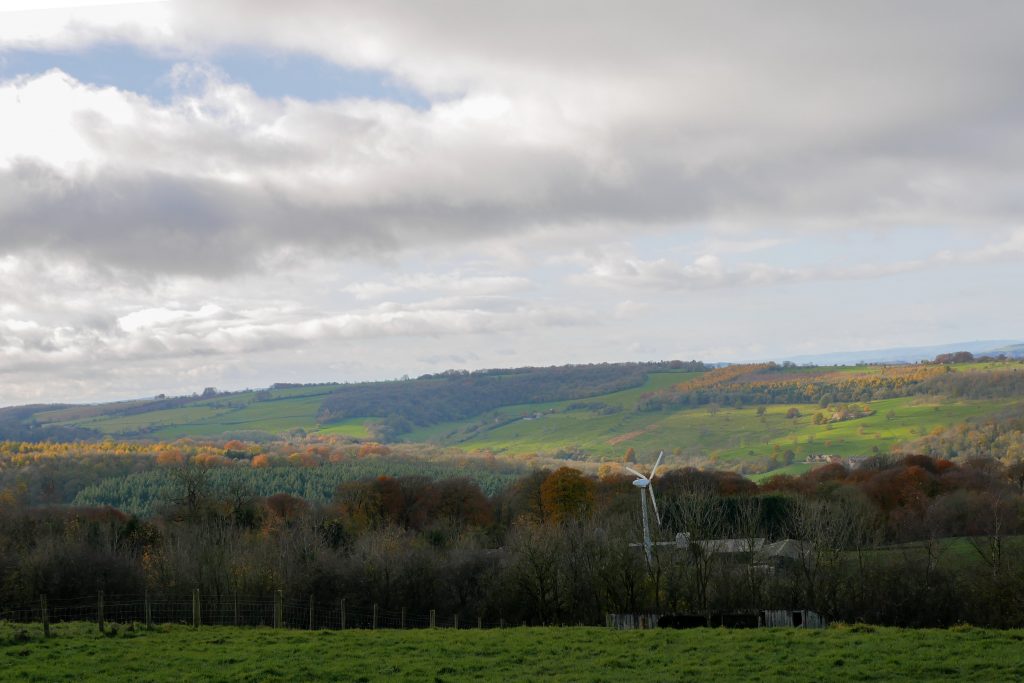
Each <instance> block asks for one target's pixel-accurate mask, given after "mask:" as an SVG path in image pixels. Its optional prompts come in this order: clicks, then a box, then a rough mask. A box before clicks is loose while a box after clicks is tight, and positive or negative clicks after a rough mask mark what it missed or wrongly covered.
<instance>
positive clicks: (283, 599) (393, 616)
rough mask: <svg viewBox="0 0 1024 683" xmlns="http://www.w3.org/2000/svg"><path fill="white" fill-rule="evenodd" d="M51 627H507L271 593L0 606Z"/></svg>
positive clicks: (14, 618)
mask: <svg viewBox="0 0 1024 683" xmlns="http://www.w3.org/2000/svg"><path fill="white" fill-rule="evenodd" d="M4 621H6V622H13V623H22V624H29V623H40V624H42V625H43V626H44V628H45V629H46V630H47V632H48V631H49V626H50V624H55V623H61V622H71V621H78V622H82V621H85V622H95V623H96V624H97V625H98V627H99V628H100V629H101V630H102V629H104V628H105V627H106V625H108V624H132V623H136V624H144V625H146V626H150V627H151V626H155V625H159V624H184V625H188V626H193V627H196V628H198V627H201V626H267V627H273V628H291V629H308V630H322V629H335V630H337V629H423V628H458V629H465V628H480V629H493V628H505V627H506V626H509V625H510V624H506V622H505V621H504V619H500V618H499V619H497V620H495V619H493V618H488V619H485V618H483V617H482V616H471V615H460V614H447V615H440V614H438V613H437V611H436V610H430V611H429V612H427V613H423V612H409V611H407V610H405V609H404V608H401V609H382V608H381V607H380V606H379V605H370V606H366V605H357V606H353V605H350V604H347V603H346V601H345V600H343V599H339V600H333V601H329V602H327V601H322V600H317V599H316V598H314V597H313V596H309V597H308V598H306V599H304V600H300V599H297V598H294V597H290V596H285V595H284V594H283V593H282V592H281V591H277V592H276V593H275V594H272V595H204V594H202V593H200V591H198V590H195V591H193V592H192V594H191V596H184V595H150V594H144V595H116V594H115V595H107V594H104V593H103V592H100V593H98V594H96V595H89V596H81V597H77V598H64V599H60V600H48V599H47V596H45V595H42V596H40V598H39V601H38V602H36V603H33V604H21V605H0V622H4Z"/></svg>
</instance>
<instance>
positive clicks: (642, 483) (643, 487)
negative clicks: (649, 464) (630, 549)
mask: <svg viewBox="0 0 1024 683" xmlns="http://www.w3.org/2000/svg"><path fill="white" fill-rule="evenodd" d="M663 457H665V451H662V452H661V453H659V454H658V461H657V462H656V463H654V468H653V469H652V470H651V476H649V477H646V476H644V475H642V474H640V473H639V472H637V471H636V470H634V469H633V468H632V467H626V466H625V465H623V467H624V468H625V469H626V470H628V471H630V472H632V473H633V474H635V475H636V477H637V478H636V479H635V480H634V481H633V486H636V487H637V488H638V489H640V511H641V515H642V517H643V524H644V542H643V548H644V554H645V555H646V556H647V566H648V567H650V566H651V563H652V561H653V558H652V556H651V549H652V548H653V547H654V543H653V542H652V541H651V525H650V522H649V521H648V514H647V496H648V495H650V497H651V506H652V507H653V508H654V519H655V520H656V521H657V522H658V528H661V515H659V514H658V501H656V500H655V499H654V484H653V481H654V475H655V474H657V473H658V466H659V465H661V459H662V458H663Z"/></svg>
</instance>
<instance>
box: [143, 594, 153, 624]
mask: <svg viewBox="0 0 1024 683" xmlns="http://www.w3.org/2000/svg"><path fill="white" fill-rule="evenodd" d="M142 600H143V602H142V618H143V620H144V621H145V622H146V630H147V631H152V630H153V606H152V605H151V604H149V589H148V588H147V589H146V592H145V594H144V595H143V597H142Z"/></svg>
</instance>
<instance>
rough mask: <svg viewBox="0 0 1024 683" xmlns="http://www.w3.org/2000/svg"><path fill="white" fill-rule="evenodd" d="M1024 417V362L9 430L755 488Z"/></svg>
mask: <svg viewBox="0 0 1024 683" xmlns="http://www.w3.org/2000/svg"><path fill="white" fill-rule="evenodd" d="M609 389H614V390H611V391H609ZM523 397H527V398H537V399H540V398H549V397H557V398H559V399H560V400H536V401H534V400H528V401H524V400H522V399H523ZM517 399H518V400H517ZM1022 409H1024V363H1021V362H1020V361H999V362H977V363H958V364H948V365H941V364H919V365H912V366H870V365H863V366H851V367H796V366H793V365H791V364H784V365H781V366H779V365H775V364H758V365H735V366H726V367H722V368H717V369H713V370H709V369H706V368H705V367H704V366H703V365H702V364H699V363H679V362H672V363H647V364H637V363H623V364H600V365H589V366H563V367H559V368H520V369H512V370H487V371H480V372H477V373H465V372H454V371H453V372H449V373H442V374H441V375H425V376H423V377H421V378H418V379H414V380H402V381H394V382H370V383H362V384H322V385H309V386H293V385H287V386H275V387H273V388H271V389H266V390H259V391H242V392H234V393H216V392H210V395H204V396H192V397H178V398H164V397H159V398H157V399H153V400H151V401H141V400H136V401H123V402H118V403H110V404H101V405H87V406H59V407H54V408H53V409H46V408H45V407H38V408H34V407H23V408H19V409H4V410H6V411H8V414H9V415H11V416H14V417H11V418H9V419H15V418H18V419H22V418H24V416H26V415H29V416H30V417H31V419H30V420H27V421H23V422H22V423H20V424H19V429H21V430H22V432H24V431H25V430H26V429H35V430H36V432H35V433H39V432H43V433H45V430H46V429H50V428H57V429H65V430H78V431H79V432H81V431H82V430H89V431H88V432H86V433H89V434H93V435H95V438H99V437H102V436H110V437H114V438H118V439H148V440H174V439H177V438H181V437H211V438H229V437H237V436H239V435H242V436H243V437H244V436H245V435H250V436H251V435H255V434H257V433H264V434H269V435H284V434H288V433H292V432H294V431H296V430H302V431H303V432H305V433H307V434H323V435H339V436H344V437H349V438H352V439H361V440H389V441H404V442H407V443H430V444H438V445H442V446H448V447H454V448H457V449H460V450H462V451H466V452H472V451H490V452H492V453H494V454H501V455H505V456H523V455H531V454H540V455H543V456H547V457H554V458H561V459H575V460H590V461H604V460H617V459H620V458H621V457H622V456H623V454H624V453H625V452H626V450H627V449H629V448H632V449H634V450H635V451H636V452H637V453H639V454H640V455H641V457H648V456H650V455H651V454H653V453H656V452H657V451H660V450H665V451H667V452H671V453H674V454H675V455H676V456H677V458H679V459H677V460H676V462H677V463H684V462H687V463H691V464H709V463H710V464H716V465H719V466H722V467H729V468H733V469H738V470H740V471H743V472H745V473H747V474H750V475H752V476H756V475H757V474H758V473H760V472H764V471H766V470H773V471H776V472H779V471H783V472H792V473H799V472H801V471H804V470H806V469H807V468H808V467H809V466H811V464H813V463H814V462H820V461H822V460H823V458H824V456H836V457H840V458H850V457H865V456H870V455H873V454H878V453H887V452H889V451H890V450H891V449H892V448H893V447H894V446H896V445H898V444H905V443H907V442H912V441H915V440H919V439H923V438H926V437H928V435H930V434H932V433H933V432H936V430H939V431H941V430H944V429H948V428H951V427H953V426H955V425H959V424H963V423H965V422H969V421H974V422H977V421H980V420H984V419H988V418H991V417H994V416H998V415H1002V414H1006V413H1014V411H1017V412H1020V411H1021V410H1022ZM33 411H35V412H33ZM2 412H3V411H0V413H2ZM2 418H3V415H0V428H2V427H3V420H2ZM76 433H77V432H76ZM0 436H2V434H0ZM253 438H255V437H253Z"/></svg>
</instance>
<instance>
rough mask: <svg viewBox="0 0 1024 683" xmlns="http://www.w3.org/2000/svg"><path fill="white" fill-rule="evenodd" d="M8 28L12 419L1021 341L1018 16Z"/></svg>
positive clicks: (31, 17) (540, 9) (0, 292)
mask: <svg viewBox="0 0 1024 683" xmlns="http://www.w3.org/2000/svg"><path fill="white" fill-rule="evenodd" d="M0 8H2V9H0V405H9V404H15V403H27V402H54V401H87V400H88V401H92V400H105V399H112V398H126V397H135V396H147V395H153V394H156V393H169V394H178V393H191V392H193V391H201V390H202V389H203V388H204V387H207V386H215V387H218V388H221V389H236V388H243V387H258V386H266V385H269V384H270V383H272V382H279V381H282V382H283V381H288V382H292V381H294V382H313V381H328V380H340V381H352V380H361V379H389V378H395V377H399V376H401V375H404V374H409V375H417V374H420V373H423V372H431V371H438V370H444V369H447V368H467V369H474V368H483V367H507V366H522V365H550V364H564V363H585V362H600V361H625V360H660V359H672V358H681V359H691V358H697V359H703V360H709V361H735V360H751V359H762V358H782V357H785V356H793V355H799V354H809V353H819V352H827V351H839V350H850V349H870V348H880V347H891V346H904V345H926V344H938V343H947V342H955V341H961V340H964V341H966V340H970V339H1020V338H1024V316H1022V315H1021V313H1022V306H1021V303H1020V299H1021V292H1022V291H1024V268H1022V265H1024V191H1022V188H1024V125H1022V123H1021V122H1022V121H1024V76H1022V74H1024V40H1021V26H1024V4H1022V3H1020V2H1005V3H1004V2H996V1H992V2H985V3H982V4H977V3H970V2H966V1H964V2H955V3H954V2H940V1H936V0H922V1H920V2H900V3H892V2H865V1H861V0H858V1H857V2H847V3H838V2H819V1H817V0H813V1H808V2H770V3H769V2H762V1H760V0H758V1H751V2H748V3H742V2H719V1H717V0H712V1H708V2H679V1H671V2H638V1H637V0H631V1H630V2H600V1H598V2H595V1H594V0H586V1H580V2H575V1H567V0H558V1H555V2H552V1H551V0H544V1H543V2H541V1H537V2H533V1H529V0H519V1H517V2H505V3H497V2H478V1H474V0H467V1H466V2H407V1H404V0H403V1H400V2H388V1H386V0H374V1H373V2H351V3H349V2H338V1H335V0H323V1H322V2H318V1H315V0H301V1H292V2H281V1H280V0H238V1H230V0H218V1H217V2H209V1H208V0H205V1H199V0H197V1H194V2H193V1H187V0H186V1H179V0H171V1H168V2H159V1H157V2H123V3H114V4H106V3H97V2H89V1H88V0H78V1H77V2H72V1H70V0H66V1H64V2H46V1H45V0H0ZM40 8H43V9H40Z"/></svg>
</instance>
